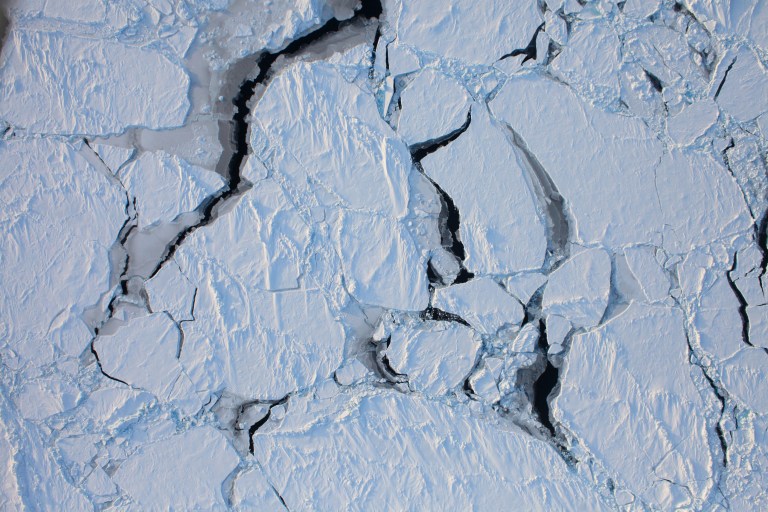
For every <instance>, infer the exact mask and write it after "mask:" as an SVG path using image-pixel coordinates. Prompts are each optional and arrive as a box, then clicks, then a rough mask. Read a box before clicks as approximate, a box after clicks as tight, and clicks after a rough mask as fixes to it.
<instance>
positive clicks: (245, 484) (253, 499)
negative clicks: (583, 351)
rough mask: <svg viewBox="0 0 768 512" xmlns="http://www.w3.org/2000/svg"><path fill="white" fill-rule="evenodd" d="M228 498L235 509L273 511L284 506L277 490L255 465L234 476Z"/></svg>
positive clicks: (255, 511)
mask: <svg viewBox="0 0 768 512" xmlns="http://www.w3.org/2000/svg"><path fill="white" fill-rule="evenodd" d="M229 499H230V502H231V503H232V506H234V507H235V510H248V511H252V512H274V511H276V510H280V509H283V508H285V504H284V503H282V502H281V501H280V500H281V498H280V497H279V496H278V494H277V491H276V490H275V489H274V488H273V487H272V485H271V484H270V483H269V481H268V480H267V478H266V477H265V476H264V472H263V471H262V470H261V469H259V468H257V467H252V468H248V469H245V470H243V471H241V472H239V473H238V474H237V475H236V476H235V479H234V482H233V483H232V491H231V497H230V498H229Z"/></svg>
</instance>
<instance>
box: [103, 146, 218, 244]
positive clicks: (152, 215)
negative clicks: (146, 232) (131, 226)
mask: <svg viewBox="0 0 768 512" xmlns="http://www.w3.org/2000/svg"><path fill="white" fill-rule="evenodd" d="M118 177H119V178H120V181H121V182H122V183H123V186H124V187H125V189H126V191H127V192H128V195H129V197H131V198H132V199H133V201H134V204H135V207H136V220H137V225H138V227H139V229H141V230H143V229H145V228H147V227H149V226H151V225H154V224H159V223H169V222H171V221H173V220H174V219H175V218H176V217H177V216H178V215H179V214H181V213H184V212H190V211H192V210H194V209H195V208H197V207H198V205H199V204H200V203H202V202H203V201H204V200H205V199H207V198H208V197H209V196H211V195H213V193H214V192H216V191H217V190H219V189H221V188H223V186H224V180H223V179H222V177H221V176H219V175H218V174H216V173H214V172H212V171H208V170H206V169H202V168H200V167H197V166H194V165H190V164H189V163H188V162H186V161H185V160H183V159H181V158H179V157H177V156H175V155H171V154H168V153H166V152H164V151H148V152H145V153H142V154H141V156H139V157H138V158H137V159H136V160H134V161H132V162H131V163H129V164H128V165H126V166H125V167H124V168H123V169H121V170H120V172H119V173H118Z"/></svg>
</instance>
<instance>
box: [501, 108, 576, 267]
mask: <svg viewBox="0 0 768 512" xmlns="http://www.w3.org/2000/svg"><path fill="white" fill-rule="evenodd" d="M502 124H503V126H504V127H505V128H506V134H505V135H506V137H507V140H508V141H509V142H510V143H511V144H512V146H513V148H514V149H515V151H516V152H517V153H518V155H519V156H520V157H521V158H520V162H521V163H522V165H523V167H524V168H525V170H526V171H527V172H526V175H527V176H528V177H529V178H530V180H529V183H530V184H531V186H532V189H533V193H534V196H535V197H536V199H537V200H538V202H539V205H540V208H541V210H542V211H543V213H544V215H545V221H546V224H547V232H548V235H549V236H548V237H547V249H546V251H547V252H546V256H545V259H544V265H543V268H542V270H543V271H544V273H546V274H548V273H550V272H552V271H554V270H555V269H557V268H558V267H559V266H560V265H561V264H562V263H563V262H564V261H565V260H566V259H568V256H570V245H569V240H570V237H571V222H570V220H569V214H568V208H567V206H566V203H565V199H563V196H562V195H561V194H560V191H559V190H558V189H557V186H556V185H555V182H554V181H553V180H552V178H551V177H550V175H549V173H547V171H546V169H544V166H543V165H542V164H541V162H539V160H538V158H536V155H534V154H533V152H532V151H531V150H530V149H528V145H527V144H526V143H525V140H523V138H522V137H521V136H520V134H518V133H517V132H516V131H515V130H514V128H512V127H511V126H510V125H509V124H507V123H502Z"/></svg>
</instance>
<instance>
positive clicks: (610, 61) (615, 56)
mask: <svg viewBox="0 0 768 512" xmlns="http://www.w3.org/2000/svg"><path fill="white" fill-rule="evenodd" d="M620 62H621V44H620V43H619V39H618V36H617V35H616V32H615V29H614V28H613V27H611V26H610V25H609V24H608V23H606V21H605V20H601V19H598V20H593V21H588V22H582V23H576V24H572V28H571V30H570V31H569V35H568V44H567V45H565V46H564V47H563V49H562V51H561V52H560V54H559V55H558V56H557V58H555V59H553V60H552V64H551V65H550V69H551V70H552V72H553V74H554V76H555V77H556V78H558V79H560V80H563V81H564V82H565V83H568V84H573V86H574V87H578V88H580V89H582V90H585V92H586V91H588V94H589V96H590V99H593V101H600V102H602V103H610V102H611V101H614V100H615V99H617V98H618V97H619V93H620V91H619V81H618V73H616V70H617V69H619V68H620Z"/></svg>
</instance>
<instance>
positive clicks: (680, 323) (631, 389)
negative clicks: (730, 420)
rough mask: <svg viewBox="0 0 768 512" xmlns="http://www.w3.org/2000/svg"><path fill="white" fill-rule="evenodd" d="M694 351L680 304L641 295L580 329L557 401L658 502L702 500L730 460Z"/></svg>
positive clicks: (581, 435) (591, 446)
mask: <svg viewBox="0 0 768 512" xmlns="http://www.w3.org/2000/svg"><path fill="white" fill-rule="evenodd" d="M688 351H689V349H688V344H687V340H686V331H685V319H684V317H683V315H682V313H681V312H680V311H679V310H677V309H672V308H668V307H654V306H645V305H641V304H638V303H633V304H631V305H630V306H629V308H628V309H627V310H626V311H625V312H624V314H622V315H620V316H617V317H615V318H613V319H612V320H611V321H609V322H607V323H605V324H604V325H603V326H601V327H600V328H598V329H596V330H593V331H591V332H588V333H585V334H577V335H575V336H574V337H573V339H572V342H571V348H570V350H569V352H568V354H567V355H566V356H565V363H564V366H563V368H562V370H561V372H562V373H561V376H560V393H559V394H558V395H557V397H556V398H555V399H554V400H553V401H552V404H551V406H552V408H551V410H552V416H553V418H554V420H555V421H557V422H559V423H560V425H561V426H562V427H563V428H564V429H565V430H566V432H568V436H573V437H574V438H576V439H578V440H579V442H580V443H583V445H584V446H585V447H586V448H587V449H588V450H589V452H590V453H591V454H592V455H593V456H594V457H595V458H597V459H598V460H600V461H601V463H602V464H604V465H605V467H606V469H607V471H608V473H609V474H611V475H615V478H617V479H618V481H621V482H624V483H625V485H626V486H627V488H628V489H629V490H630V491H632V492H633V493H635V494H637V495H638V496H640V497H641V498H642V500H643V501H644V502H645V503H647V504H648V505H649V506H652V507H660V508H663V509H672V508H675V507H692V508H697V507H700V506H701V504H702V503H703V502H704V501H705V500H706V498H707V496H708V494H709V492H710V491H711V489H712V488H713V486H714V485H715V475H714V474H713V457H715V458H716V459H717V460H719V459H721V458H722V453H714V451H715V450H717V451H719V450H720V445H719V444H718V443H717V441H716V440H712V439H710V437H711V436H714V435H715V434H714V432H713V431H712V430H711V429H708V428H707V425H708V424H709V421H708V418H707V415H706V410H707V406H706V403H707V400H709V401H714V400H716V398H715V396H714V394H713V393H712V391H711V390H709V389H708V388H705V389H706V392H705V393H704V394H702V391H700V390H699V389H697V387H696V386H695V385H694V380H693V379H692V376H694V375H697V374H698V375H699V376H700V375H701V373H700V370H699V368H698V367H696V366H693V365H691V363H690V361H689V352H688ZM702 380H703V378H702Z"/></svg>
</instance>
